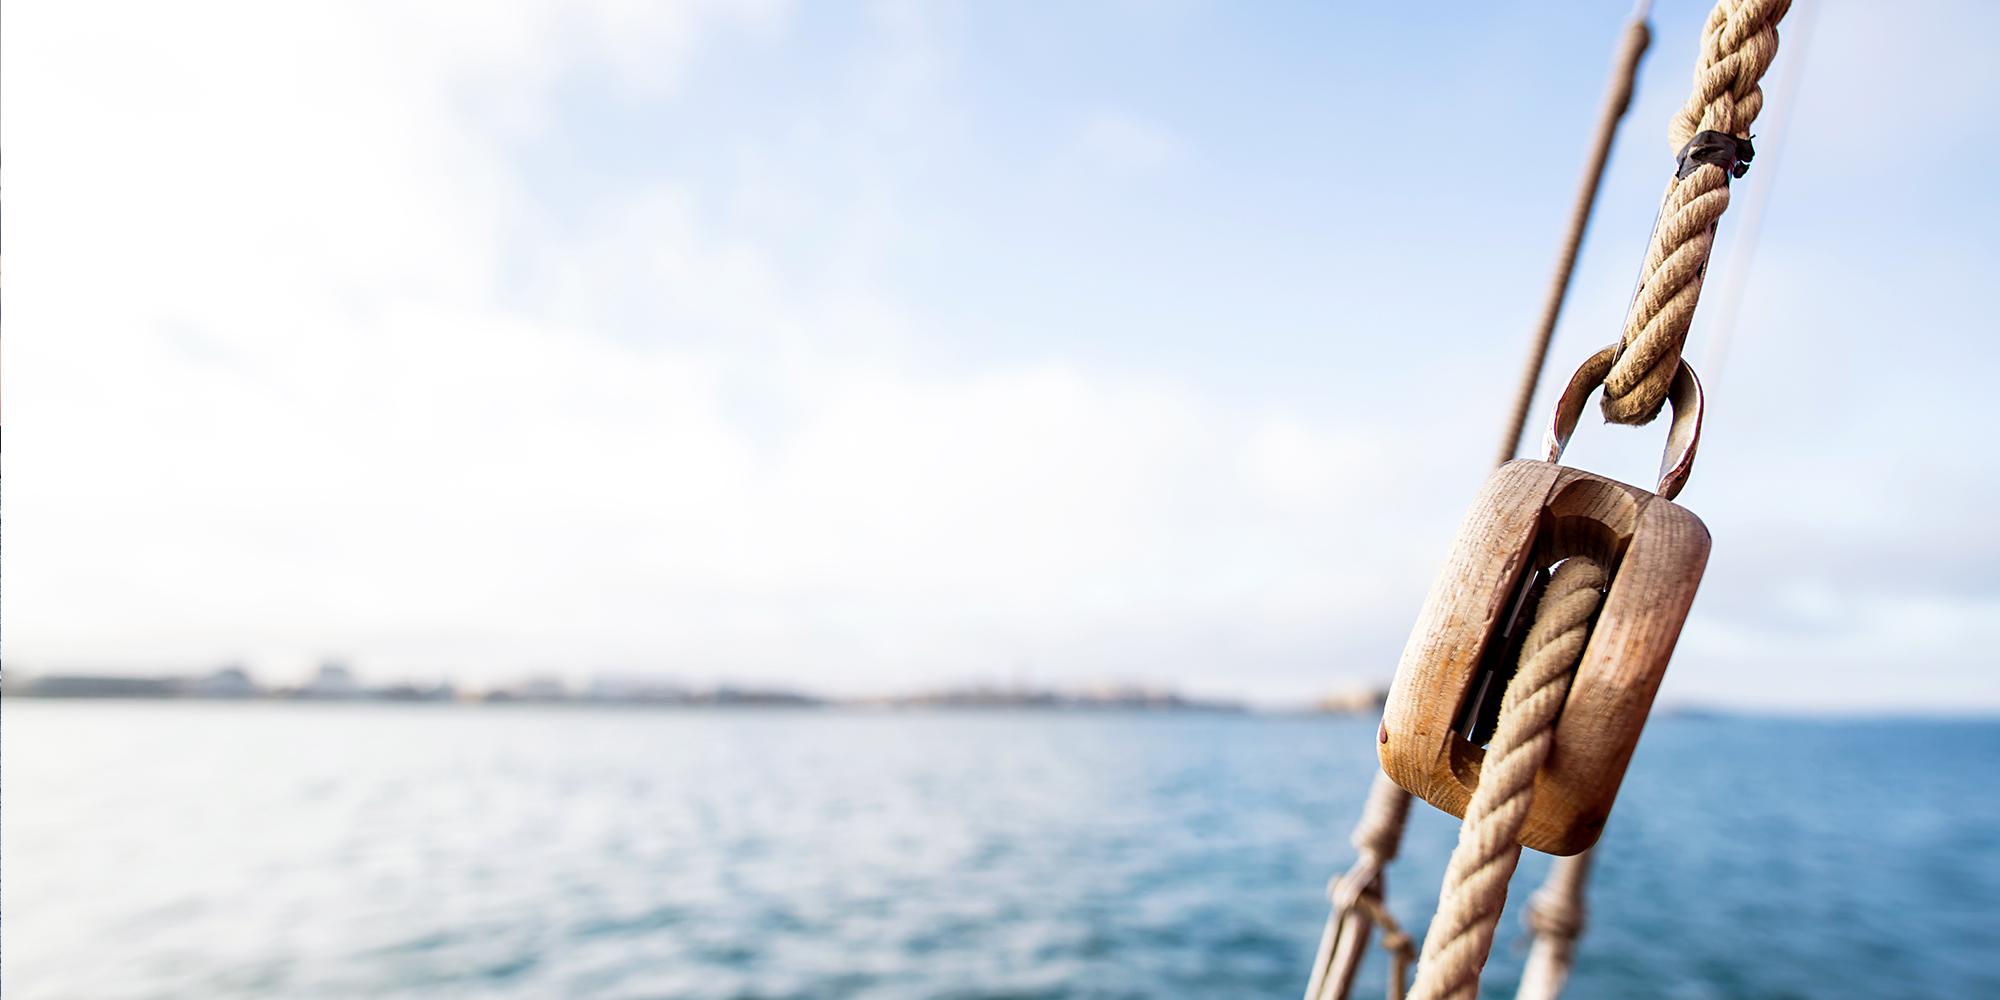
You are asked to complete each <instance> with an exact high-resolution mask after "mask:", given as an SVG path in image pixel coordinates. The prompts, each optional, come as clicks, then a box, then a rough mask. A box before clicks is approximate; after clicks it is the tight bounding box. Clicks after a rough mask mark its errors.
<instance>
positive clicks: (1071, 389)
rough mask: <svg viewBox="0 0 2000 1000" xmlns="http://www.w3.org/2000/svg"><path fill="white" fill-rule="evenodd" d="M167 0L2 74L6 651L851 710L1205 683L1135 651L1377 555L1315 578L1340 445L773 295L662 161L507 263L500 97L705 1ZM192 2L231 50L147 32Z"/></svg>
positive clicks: (1246, 624)
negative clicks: (280, 6)
mask: <svg viewBox="0 0 2000 1000" xmlns="http://www.w3.org/2000/svg"><path fill="white" fill-rule="evenodd" d="M151 10H152V11H153V12H152V14H150V15H148V16H152V17H155V18H156V19H159V20H160V23H158V24H154V25H152V26H150V27H148V26H145V25H140V24H136V23H131V22H127V23H130V24H131V30H130V33H129V34H121V35H116V36H111V37H102V36H100V35H99V33H98V32H96V30H95V29H94V25H96V24H98V23H101V21H102V19H103V18H104V17H105V16H106V15H104V14H103V13H101V12H96V11H82V10H76V9H73V8H57V9H47V8H45V9H43V10H42V11H39V12H37V13H38V18H39V20H40V22H41V23H37V24H35V25H32V26H31V27H32V29H33V33H35V34H37V35H39V36H41V37H42V38H43V39H44V40H45V41H46V43H47V44H46V47H45V48H43V49H41V50H40V51H42V52H44V53H57V52H71V51H75V49H74V48H72V47H73V46H74V47H81V48H82V49H84V50H87V51H88V52H89V53H90V56H89V57H88V58H86V59H82V60H77V61H75V62H66V61H64V60H63V59H60V58H57V57H56V56H54V55H51V54H41V55H37V54H34V53H29V52H26V51H23V52H22V53H18V54H17V53H15V52H13V51H10V52H9V63H10V68H11V69H12V70H13V74H12V75H11V77H10V83H11V82H14V80H17V79H18V80H28V81H33V83H34V84H36V85H37V86H41V87H61V88H71V89H73V91H74V96H73V98H72V99H71V100H68V101H65V102H55V101H47V102H36V103H35V104H33V105H30V106H28V107H27V108H26V109H25V110H24V111H23V112H22V113H21V114H19V115H18V116H13V117H11V119H10V121H9V135H8V139H9V141H10V144H11V145H12V146H13V148H15V149H20V150H24V151H26V152H25V155H17V156H16V158H15V161H14V162H13V163H12V164H10V168H11V170H12V175H11V176H10V177H9V183H10V188H11V190H10V194H12V195H13V196H14V200H15V202H16V204H19V205H22V206H24V207H23V208H22V209H20V210H18V211H16V212H15V214H14V217H13V218H12V219H11V220H10V221H11V223H12V226H11V228H10V232H9V237H10V239H11V241H12V244H13V245H12V246H11V247H10V254H11V255H12V259H11V260H10V265H11V266H12V270H11V273H10V274H9V281H10V286H11V287H10V289H9V292H10V297H11V298H10V302H9V307H10V309H11V310H12V316H11V317H10V318H11V319H12V320H13V321H14V324H15V329H16V330H17V331H22V332H21V333H17V335H16V337H15V338H14V343H13V345H12V348H13V351H14V357H13V358H12V359H11V360H12V361H13V362H14V365H13V366H12V371H13V372H14V373H16V375H19V374H20V373H26V377H15V378H14V379H13V382H12V383H10V385H9V386H8V389H9V393H10V396H11V397H12V398H11V399H10V404H11V405H12V407H13V410H14V413H13V416H14V424H15V427H16V428H17V429H18V430H17V434H16V437H15V441H14V449H13V455H12V456H11V459H12V463H13V469H12V470H11V471H12V472H13V474H14V475H13V487H12V489H11V490H10V495H9V497H8V519H7V524H8V529H9V537H8V545H7V557H8V577H9V582H10V583H12V584H14V586H13V587H12V588H11V589H10V592H9V599H10V605H9V612H10V621H9V624H10V625H11V626H12V629H11V635H10V644H11V648H10V653H13V654H14V655H15V657H16V662H17V663H24V664H27V665H29V666H30V667H34V666H43V665H46V666H50V667H80V666H113V667H121V666H122V667H126V668H144V667H149V666H154V665H171V666H186V665H198V664H200V663H202V662H205V661H211V660H215V659H219V658H223V657H231V656H249V657H251V658H252V659H253V660H255V661H256V662H257V663H258V664H259V665H263V666H270V665H273V664H278V665H288V666H290V665H300V664H303V663H305V662H307V661H308V660H309V659H310V658H312V657H313V656H315V655H317V654H320V653H327V652H339V653H349V654H353V655H356V656H358V657H359V658H360V660H361V662H362V663H363V665H364V667H373V668H374V669H375V670H376V672H378V673H394V672H398V671H406V670H407V671H415V672H424V671H430V670H454V671H457V672H460V673H461V674H462V675H467V676H471V677H474V678H477V677H478V676H482V675H483V676H488V677H490V676H493V675H496V674H499V675H505V674H507V673H509V672H513V671H518V670H521V669H526V668H529V667H534V666H554V667H559V668H570V669H591V668H611V667H625V668H629V667H651V668H661V669H671V670H676V671H679V672H683V673H687V674H691V675H695V676H719V675H732V674H735V675H741V674H750V675H758V674H762V675H766V676H773V675H777V676H793V677H799V676H806V677H809V678H811V679H813V680H815V681H816V682H817V683H821V684H824V685H826V686H829V687H857V686H858V687H867V686H871V685H878V684H882V683H888V682H907V681H909V680H912V679H916V678H929V679H939V678H947V677H955V676H967V675H976V674H992V673H996V672H1005V671H1011V670H1015V669H1019V668H1020V667H1021V665H1022V664H1023V663H1024V662H1032V663H1033V664H1034V665H1035V666H1034V669H1036V670H1039V671H1043V672H1044V673H1045V674H1046V675H1048V676H1051V677H1060V676H1064V675H1066V674H1068V673H1070V672H1072V671H1074V672H1077V674H1078V675H1079V676H1081V677H1095V676H1102V675H1104V674H1105V673H1107V672H1108V673H1116V672H1119V671H1125V672H1127V673H1136V674H1149V673H1150V674H1154V675H1157V673H1158V672H1159V671H1161V670H1163V669H1165V670H1168V671H1172V670H1178V669H1183V668H1184V666H1185V665H1184V664H1170V663H1164V662H1159V661H1155V662H1139V661H1138V660H1137V659H1135V658H1134V656H1133V655H1132V651H1133V650H1146V651H1147V652H1148V654H1149V655H1151V654H1153V653H1159V654H1161V655H1166V654H1168V653H1170V651H1171V650H1173V649H1174V648H1175V647H1176V646H1178V645H1181V644H1183V643H1185V642H1192V641H1196V639H1197V638H1198V637H1202V636H1212V635H1214V634H1215V633H1218V632H1238V631H1245V630H1249V629H1252V628H1264V627H1276V628H1277V629H1278V630H1279V631H1278V633H1277V634H1279V635H1280V636H1281V637H1282V636H1285V635H1293V636H1305V635H1308V634H1309V635H1311V636H1317V635H1319V634H1321V633H1323V631H1324V629H1325V627H1326V623H1327V622H1332V621H1337V620H1338V619H1339V618H1340V617H1341V612H1340V608H1341V607H1342V606H1344V604H1345V599H1346V598H1347V597H1348V596H1349V593H1348V591H1349V588H1351V587H1352V586H1353V585H1354V583H1355V581H1354V580H1353V579H1352V578H1351V576H1350V573H1349V572H1348V571H1344V570H1342V569H1340V568H1338V567H1328V566H1318V565H1301V564H1300V562H1299V560H1298V559H1297V553H1298V552H1300V551H1301V550H1302V549H1301V546H1302V544H1303V545H1304V547H1305V549H1306V550H1311V549H1315V548H1316V549H1318V550H1320V551H1331V550H1334V549H1336V548H1337V547H1338V543H1337V542H1336V541H1335V540H1334V539H1333V538H1332V537H1331V534H1332V533H1333V532H1334V530H1335V528H1334V527H1333V525H1334V524H1335V523H1336V522H1335V521H1334V520H1333V519H1330V518H1327V517H1326V516H1325V514H1326V511H1325V508H1326V507H1327V505H1330V504H1338V503H1340V502H1342V500H1343V498H1342V494H1341V492H1340V488H1341V487H1340V483H1339V482H1338V481H1336V480H1335V479H1333V478H1330V474H1329V473H1327V472H1323V471H1308V470H1307V469H1305V468H1303V467H1304V466H1308V465H1313V464H1317V463H1322V462H1326V461H1329V460H1331V459H1334V458H1336V457H1338V456H1339V455H1341V454H1342V453H1343V452H1344V451H1346V450H1350V446H1348V445H1346V444H1343V443H1341V442H1338V441H1331V440H1321V439H1319V438H1318V437H1317V436H1316V432H1315V430H1314V429H1313V428H1311V427H1310V426H1307V425H1304V424H1301V423H1299V422H1297V421H1296V420H1285V419H1283V418H1270V419H1264V418H1246V417H1243V416H1240V415H1236V414H1233V413H1231V412H1229V411H1227V410H1226V409H1224V408H1221V407H1219V406H1218V405H1216V404H1213V403H1211V402H1207V401H1205V400H1203V399H1202V398H1200V397H1199V396H1197V395H1195V394H1193V393H1192V392H1190V391H1189V390H1188V389H1187V388H1185V387H1182V386H1178V385H1175V384H1172V383H1158V382H1147V381H1135V380H1126V379H1118V378H1112V377H1107V376H1105V375H1102V374H1091V373H1086V372H1083V371H1081V370H1078V369H1075V368H1073V367H1070V366H1066V365H1063V364H1059V363H1035V364H1023V365H1016V366H1011V367H1005V368H1000V369H995V370H991V371H983V372H975V373H962V374H956V375H944V374H939V373H936V372H926V371H924V370H922V369H920V368H918V367H915V366H914V365H913V363H911V362H910V361H908V360H907V359H906V358H904V357H903V356H902V354H901V353H900V352H899V351H898V350H897V349H896V347H897V344H898V342H899V340H900V338H901V337H902V336H904V335H906V334H907V333H908V329H909V327H910V325H911V320H909V319H908V317H906V316H904V315H903V314H902V313H901V311H900V310H899V309H898V308H897V306H896V305H895V304H894V303H893V302H892V301H889V300H888V299H885V298H883V297H881V296H879V295H877V294H875V293H874V292H872V291H871V290H869V289H866V288H857V287H854V286H852V285H851V284H839V283H836V284H835V285H832V286H828V287H825V288H814V289H811V290H802V288H801V287H800V286H797V285H793V284H788V283H786V282H785V281H783V280H780V279H779V278H778V277H777V276H776V274H775V272H774V270H773V268H772V267H771V265H770V263H769V260H768V255H766V254H765V253H764V252H763V251H762V249H761V248H760V247H758V246H756V245H755V244H754V243H751V242H749V241H746V240H744V239H741V238H737V237H730V236H728V235H727V234H724V235H722V236H720V237H718V236H717V235H716V234H714V233H709V232H704V231H703V230H702V229H701V227H700V226H699V225H697V223H696V222H695V221H694V219H695V214H694V212H693V211H692V209H691V206H690V201H689V196H688V195H687V194H686V192H685V191H683V190H680V189H677V188H675V187H673V186H672V185H669V184H661V185H658V186H656V187H654V188H653V189H652V190H651V191H650V192H648V193H646V194H645V195H644V196H642V197H640V198H638V199H636V200H631V201H628V202H626V203H625V204H623V205H621V206H620V208H619V210H618V211H617V212H615V213H611V214H609V215H607V216H606V217H605V218H603V219H601V220H598V223H597V224H595V225H592V226H590V227H588V228H587V230H586V231H585V232H584V233H583V235H581V236H580V237H574V238H571V239H569V240H566V241H557V242H552V243H549V244H547V248H546V251H545V252H541V253H534V254H529V255H528V263H527V265H526V268H527V273H526V274H525V275H522V274H521V273H520V272H519V268H520V267H521V265H520V263H519V262H518V261H516V260H514V259H512V258H511V257H510V256H509V255H508V254H507V253H506V252H505V250H506V248H508V247H509V246H512V245H516V244H517V242H518V241H519V240H521V239H522V238H523V233H524V232H527V233H530V234H532V229H531V228H530V227H529V223H528V222H527V221H526V214H525V205H524V196H523V194H522V192H521V191H520V190H518V189H517V187H516V185H515V182H514V179H513V178H512V176H511V174H510V172H509V170H508V163H507V161H506V153H505V139H506V137H507V135H508V134H509V132H508V130H510V129H515V128H521V127H532V120H531V119H532V116H529V117H526V118H520V119H510V120H505V121H496V120H495V119H494V118H493V117H492V116H491V115H490V114H488V113H487V109H490V107H491V106H492V104H493V100H494V98H495V95H496V94H498V95H502V96H505V97H508V98H510V99H520V100H523V101H526V102H528V103H529V104H530V105H533V104H534V103H535V102H536V101H538V100H541V99H542V98H543V97H544V96H545V95H542V94H538V93H535V92H534V91H533V87H535V86H540V87H546V86H548V85H549V82H550V81H551V80H553V79H555V78H556V77H557V76H559V75H560V73H561V72H562V66H563V60H565V59H585V58H589V57H591V55H592V54H593V53H594V52H596V51H597V50H598V49H599V48H607V49H609V50H610V51H611V52H612V55H613V59H614V64H616V65H618V66H620V67H621V68H623V70H624V71H626V72H627V73H629V74H631V75H633V76H634V77H635V79H634V80H633V81H632V85H633V86H635V87H642V88H658V87H660V86H663V85H667V84H668V83H669V82H670V81H671V80H672V78H673V74H674V66H675V64H676V63H677V62H678V61H680V60H684V59H685V58H688V57H689V56H690V53H691V52H692V51H693V50H694V48H695V46H694V44H693V41H692V39H693V38H694V37H695V36H696V34H697V33H698V32H699V30H701V22H700V20H699V19H698V18H697V17H696V16H695V15H693V14H675V15H672V16H671V17H668V18H667V19H665V20H663V21H654V20H644V21H643V23H638V24H635V23H634V22H633V21H631V20H630V18H629V17H628V15H629V14H630V13H631V12H630V11H627V10H625V9H623V8H620V7H616V6H613V7H610V8H606V9H602V10H599V9H596V8H592V9H590V10H589V11H584V10H580V9H572V8H569V7H561V8H557V7H546V8H536V9H533V10H530V11H528V12H525V13H523V12H515V13H513V14H511V15H508V16H507V17H503V18H502V19H501V20H500V21H499V22H497V23H495V22H492V21H489V20H487V19H485V18H483V17H471V16H465V15H466V12H464V11H442V12H441V11H429V12H426V13H424V14H422V15H421V16H418V15H412V14H406V13H405V12H404V10H403V8H400V7H395V8H346V7H342V8H331V9H325V10H321V11H319V13H318V19H317V20H307V21H302V20H299V19H298V15H295V14H293V13H292V12H289V11H288V12H285V13H279V12H278V11H277V10H276V9H275V8H270V7H265V6H254V5H253V6H250V7H247V8H229V9H212V10H211V9H207V8H203V9H192V10H183V9H180V8H176V9H175V10H174V11H172V12H171V13H169V12H167V11H165V10H164V9H156V8H155V9H151ZM480 10H481V11H482V12H484V11H485V8H480ZM184 18H185V19H187V20H186V21H182V19H184ZM413 18H414V20H413ZM170 20H171V21H174V22H178V23H175V24H173V25H171V26H172V27H173V31H172V36H173V37H175V38H182V39H202V38H206V39H210V40H212V41H213V42H214V44H213V45H212V46H211V47H205V48H204V49H203V50H201V51H199V52H194V51H184V50H181V49H177V48H176V47H174V46H161V45H158V44H157V43H156V37H157V36H158V35H159V34H160V33H164V32H166V29H167V28H168V27H169V26H170V25H169V24H168V23H167V22H168V21H170ZM474 27H477V29H478V30H470V29H473V28H474ZM633 33H636V35H635V34H633ZM634 37H636V38H638V39H639V41H633V40H632V39H633V38H634ZM648 39H650V41H648ZM656 43H657V44H656ZM623 45H630V46H634V48H632V49H631V51H632V52H635V53H636V52H638V51H640V50H641V49H643V50H644V51H645V52H647V53H649V54H650V55H649V57H648V58H649V59H657V60H659V62H658V64H654V63H652V62H648V61H647V60H642V59H639V58H638V57H637V56H636V55H634V56H631V57H630V58H621V57H619V56H618V54H617V53H618V51H620V49H619V46H623ZM16 58H20V59H22V60H24V61H25V63H26V65H20V64H17V63H15V62H14V60H15V59H16ZM641 63H645V65H640V64H641ZM524 81H527V82H526V83H524ZM495 88H497V89H495ZM468 108H470V109H471V110H470V111H468V110H467V109H468ZM1112 126H1115V127H1112ZM1112 126H1106V127H1105V128H1100V129H1099V130H1097V132H1096V133H1095V134H1097V135H1098V136H1099V138H1100V139H1104V138H1106V137H1108V140H1110V145H1109V146H1107V147H1106V148H1107V149H1108V150H1109V151H1110V152H1113V153H1116V154H1117V155H1118V156H1120V157H1124V158H1127V159H1130V158H1131V157H1132V156H1134V155H1139V154H1143V155H1142V156H1141V157H1140V158H1142V159H1157V158H1158V157H1159V156H1161V155H1164V152H1163V151H1164V149H1165V148H1166V147H1165V140H1163V139H1160V138H1159V136H1158V135H1156V134H1154V133H1150V132H1147V131H1145V130H1141V129H1136V128H1134V127H1131V126H1130V125H1129V123H1127V124H1120V123H1117V122H1114V123H1112ZM1295 529H1303V530H1304V532H1305V535H1306V536H1307V538H1308V539H1310V538H1314V537H1316V538H1317V539H1318V541H1317V543H1316V544H1315V543H1313V542H1311V541H1306V542H1303V543H1302V541H1301V539H1300V538H1299V537H1298V536H1297V535H1295V534H1293V532H1294V530H1295ZM1286 630H1289V631H1286ZM1258 641H1268V640H1258ZM1300 641H1301V643H1302V645H1301V647H1300V649H1299V650H1294V652H1293V654H1292V655H1293V656H1294V657H1297V656H1300V655H1309V654H1306V653H1304V652H1302V651H1301V650H1304V649H1308V648H1310V642H1309V641H1306V640H1304V639H1302V640H1300ZM815 675H817V676H815Z"/></svg>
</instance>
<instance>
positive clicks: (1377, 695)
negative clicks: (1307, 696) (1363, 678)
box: [1313, 685, 1389, 715]
mask: <svg viewBox="0 0 2000 1000" xmlns="http://www.w3.org/2000/svg"><path fill="white" fill-rule="evenodd" d="M1388 703H1389V689H1387V688H1382V687H1374V686H1372V685H1371V686H1359V687H1351V688H1344V689H1342V690H1339V691H1334V692H1332V693H1330V694H1328V695H1326V696H1325V697H1323V698H1321V699H1320V700H1319V701H1317V702H1314V703H1313V710H1314V711H1316V712H1325V713H1327V714H1329V715H1380V714H1382V706H1384V705H1387V704H1388Z"/></svg>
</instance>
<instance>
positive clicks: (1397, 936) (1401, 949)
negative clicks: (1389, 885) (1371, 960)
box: [1355, 895, 1417, 1000]
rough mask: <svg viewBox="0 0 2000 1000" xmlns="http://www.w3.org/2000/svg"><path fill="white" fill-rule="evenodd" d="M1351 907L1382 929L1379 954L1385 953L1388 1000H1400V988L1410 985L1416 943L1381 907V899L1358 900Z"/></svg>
mask: <svg viewBox="0 0 2000 1000" xmlns="http://www.w3.org/2000/svg"><path fill="white" fill-rule="evenodd" d="M1355 906H1356V907H1357V908H1358V909H1360V911H1361V912H1362V913H1364V914H1366V915H1367V916H1368V919H1370V920H1373V921H1375V923H1376V924H1377V925H1378V926H1380V927H1381V928H1382V950H1383V951H1386V952H1388V953H1389V1000H1403V990H1404V986H1403V984H1404V983H1407V982H1409V981H1410V966H1412V965H1415V964H1416V962H1417V946H1416V942H1414V941H1412V940H1411V939H1410V935H1409V932H1407V931H1405V930H1403V925H1402V924H1399V923H1397V922H1396V918H1395V916H1394V915H1393V914H1391V913H1390V912H1389V908H1388V907H1386V906H1383V905H1382V899H1381V897H1379V896H1374V895H1364V896H1361V897H1359V898H1358V899H1356V900H1355Z"/></svg>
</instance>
